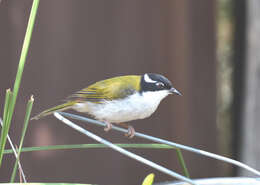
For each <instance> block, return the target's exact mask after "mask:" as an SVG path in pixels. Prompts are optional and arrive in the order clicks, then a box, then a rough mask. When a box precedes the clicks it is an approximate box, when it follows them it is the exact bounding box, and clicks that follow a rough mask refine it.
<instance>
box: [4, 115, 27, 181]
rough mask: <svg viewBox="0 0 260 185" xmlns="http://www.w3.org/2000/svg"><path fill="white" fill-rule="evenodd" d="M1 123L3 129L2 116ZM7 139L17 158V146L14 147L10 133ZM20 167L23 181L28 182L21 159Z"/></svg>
mask: <svg viewBox="0 0 260 185" xmlns="http://www.w3.org/2000/svg"><path fill="white" fill-rule="evenodd" d="M0 123H1V126H2V129H3V121H2V119H1V118H0ZM7 139H8V142H9V144H10V146H11V148H12V150H13V152H14V156H15V158H16V159H17V158H18V155H17V152H16V149H15V147H14V145H13V143H12V140H11V138H10V137H9V135H8V134H7ZM18 167H19V170H20V172H21V174H22V177H23V181H24V182H25V183H27V181H26V178H25V174H24V172H23V168H22V165H21V163H20V160H19V161H18Z"/></svg>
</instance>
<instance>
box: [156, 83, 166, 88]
mask: <svg viewBox="0 0 260 185" xmlns="http://www.w3.org/2000/svg"><path fill="white" fill-rule="evenodd" d="M155 85H156V86H157V87H159V88H163V87H164V84H163V83H162V82H157V83H156V84H155Z"/></svg>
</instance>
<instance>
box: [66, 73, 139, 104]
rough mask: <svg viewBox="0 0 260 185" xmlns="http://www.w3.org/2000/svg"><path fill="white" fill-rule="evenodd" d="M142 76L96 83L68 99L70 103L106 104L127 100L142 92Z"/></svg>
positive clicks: (122, 77)
mask: <svg viewBox="0 0 260 185" xmlns="http://www.w3.org/2000/svg"><path fill="white" fill-rule="evenodd" d="M140 79H141V78H140V76H134V75H131V76H120V77H115V78H110V79H107V80H103V81H99V82H96V83H94V84H92V85H90V86H88V87H87V88H84V89H82V90H80V91H78V92H76V93H74V94H73V95H71V96H69V97H68V98H67V100H68V101H72V100H77V101H79V102H85V101H89V102H93V103H104V102H105V101H109V100H116V99H122V98H125V97H126V96H128V95H131V94H133V93H135V92H137V91H139V90H140Z"/></svg>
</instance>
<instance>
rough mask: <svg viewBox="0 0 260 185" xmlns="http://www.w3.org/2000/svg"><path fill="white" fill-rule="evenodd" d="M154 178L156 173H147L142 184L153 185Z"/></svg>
mask: <svg viewBox="0 0 260 185" xmlns="http://www.w3.org/2000/svg"><path fill="white" fill-rule="evenodd" d="M153 180H154V174H153V173H150V174H149V175H147V176H146V177H145V179H144V181H143V183H142V185H152V184H153Z"/></svg>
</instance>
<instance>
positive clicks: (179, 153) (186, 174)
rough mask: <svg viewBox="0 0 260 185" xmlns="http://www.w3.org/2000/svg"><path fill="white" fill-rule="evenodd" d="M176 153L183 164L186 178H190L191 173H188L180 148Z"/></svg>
mask: <svg viewBox="0 0 260 185" xmlns="http://www.w3.org/2000/svg"><path fill="white" fill-rule="evenodd" d="M176 152H177V156H178V159H179V162H180V164H181V167H182V169H183V173H184V175H185V176H186V177H188V178H190V174H189V171H188V168H187V166H186V164H185V161H184V158H183V156H182V152H181V150H180V149H179V148H177V149H176Z"/></svg>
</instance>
